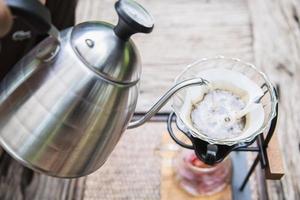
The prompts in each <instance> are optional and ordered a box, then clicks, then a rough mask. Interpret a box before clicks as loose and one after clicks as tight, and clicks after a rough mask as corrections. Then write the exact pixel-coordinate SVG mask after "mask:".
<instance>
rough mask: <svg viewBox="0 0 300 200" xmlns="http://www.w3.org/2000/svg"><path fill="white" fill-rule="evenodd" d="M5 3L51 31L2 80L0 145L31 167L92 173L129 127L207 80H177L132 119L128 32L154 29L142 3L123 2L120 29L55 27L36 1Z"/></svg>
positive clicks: (134, 61)
mask: <svg viewBox="0 0 300 200" xmlns="http://www.w3.org/2000/svg"><path fill="white" fill-rule="evenodd" d="M7 3H8V5H9V6H10V8H11V10H12V12H13V14H15V15H19V16H21V17H23V18H24V19H27V21H28V23H29V24H31V25H32V26H33V27H34V28H36V29H37V30H38V31H39V32H41V33H45V32H47V33H49V34H50V36H49V37H48V38H46V39H45V40H44V41H42V42H41V43H40V44H38V45H37V46H36V47H35V48H34V49H33V50H32V51H31V52H30V53H29V54H27V55H26V56H25V57H24V58H23V59H22V60H20V61H19V62H18V63H17V65H16V66H14V68H13V69H12V70H11V71H10V72H9V73H8V74H7V76H6V77H5V78H4V79H3V80H2V82H1V91H0V113H1V114H0V143H1V146H2V147H3V148H4V149H5V150H6V151H7V152H8V153H9V154H10V155H12V156H13V157H14V158H15V159H17V160H19V161H20V162H22V163H23V164H24V165H26V166H28V167H30V168H32V169H34V170H37V171H39V172H42V173H45V174H48V175H52V176H56V177H68V178H70V177H80V176H83V175H87V174H90V173H92V172H93V171H95V170H96V169H98V168H99V167H100V166H101V165H103V163H104V162H105V161H106V159H107V158H108V156H109V154H110V153H111V151H112V150H113V148H114V147H115V145H116V144H117V142H118V140H119V139H120V137H121V135H122V133H123V132H124V130H125V129H126V128H127V127H129V128H134V127H136V126H139V125H141V124H143V123H144V122H145V121H147V120H148V119H149V118H150V117H151V116H153V115H154V114H155V113H156V112H157V111H158V110H159V109H160V108H161V107H162V106H163V105H164V104H165V103H166V102H167V100H168V99H169V98H170V97H171V96H172V95H173V94H174V93H175V92H176V91H178V90H180V89H181V88H183V87H186V86H190V85H195V84H200V85H201V84H205V82H204V81H203V80H202V79H199V78H198V79H192V80H187V81H184V82H182V83H179V84H177V85H175V86H174V87H173V88H171V89H170V90H169V91H168V92H167V93H166V94H165V95H164V96H163V97H162V98H161V99H160V100H159V101H158V102H157V103H156V104H155V105H154V106H153V107H152V108H151V109H150V110H149V112H148V113H147V114H146V115H145V116H144V117H142V118H141V119H139V120H138V121H135V122H131V123H129V122H130V119H131V117H132V115H133V113H134V110H135V107H136V103H137V97H138V82H139V79H140V73H141V66H140V57H139V54H138V51H137V48H136V47H135V45H134V43H133V41H132V40H131V39H130V36H131V35H132V34H134V33H138V32H142V33H149V32H151V30H152V29H153V19H152V17H151V15H149V14H148V12H147V11H146V10H145V9H144V8H143V7H142V6H140V5H139V4H138V3H136V2H134V1H132V0H120V1H118V2H116V4H115V8H116V11H117V13H118V15H119V22H118V24H117V25H116V26H113V25H111V24H108V23H105V22H86V23H82V24H79V25H76V26H75V27H71V28H68V29H66V30H63V31H62V32H58V31H57V30H56V29H55V27H53V26H52V25H51V20H50V14H49V12H48V10H47V9H46V8H45V7H44V6H42V5H41V4H40V3H39V2H38V1H36V0H26V1H20V0H8V1H7ZM12 53H13V52H12Z"/></svg>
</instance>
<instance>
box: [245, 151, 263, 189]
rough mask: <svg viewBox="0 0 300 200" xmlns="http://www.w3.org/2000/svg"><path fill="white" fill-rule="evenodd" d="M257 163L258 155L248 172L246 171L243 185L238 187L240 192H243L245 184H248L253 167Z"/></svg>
mask: <svg viewBox="0 0 300 200" xmlns="http://www.w3.org/2000/svg"><path fill="white" fill-rule="evenodd" d="M258 161H259V155H257V156H256V158H255V160H254V162H253V164H252V166H251V168H250V170H249V171H248V173H247V176H246V177H245V179H244V181H243V183H242V185H241V187H240V191H243V190H244V188H245V186H246V184H247V182H248V180H249V178H250V176H251V174H252V173H253V172H254V169H255V167H256V166H257V164H258Z"/></svg>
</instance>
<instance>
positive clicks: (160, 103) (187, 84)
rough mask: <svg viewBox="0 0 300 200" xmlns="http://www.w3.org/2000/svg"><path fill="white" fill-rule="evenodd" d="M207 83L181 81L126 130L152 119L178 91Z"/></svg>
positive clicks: (199, 79)
mask: <svg viewBox="0 0 300 200" xmlns="http://www.w3.org/2000/svg"><path fill="white" fill-rule="evenodd" d="M207 84H208V81H207V80H204V79H202V78H193V79H189V80H185V81H182V82H180V83H178V84H176V85H174V86H173V87H172V88H171V89H169V90H168V91H167V92H166V94H165V95H163V96H162V97H161V98H160V99H159V100H158V101H157V102H156V104H154V106H152V108H150V110H149V111H148V112H147V113H146V114H145V115H144V116H143V117H141V118H140V119H138V120H136V121H132V122H130V123H129V125H128V126H127V128H128V129H132V128H136V127H138V126H141V125H143V124H144V123H145V122H146V121H148V120H149V119H150V118H151V117H153V116H154V115H155V114H156V113H157V112H158V111H159V110H160V109H161V108H162V107H163V106H164V105H165V104H166V103H167V102H168V101H169V99H170V98H171V97H172V96H173V95H174V94H175V93H176V92H178V91H179V90H181V89H183V88H186V87H190V86H194V85H207Z"/></svg>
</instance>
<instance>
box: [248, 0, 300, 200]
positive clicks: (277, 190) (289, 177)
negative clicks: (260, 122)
mask: <svg viewBox="0 0 300 200" xmlns="http://www.w3.org/2000/svg"><path fill="white" fill-rule="evenodd" d="M248 5H249V16H250V19H251V22H252V32H253V33H252V34H253V41H252V43H253V55H254V63H255V64H256V65H257V66H258V67H259V68H261V69H263V71H265V72H266V73H267V74H268V75H269V77H270V79H271V80H272V81H273V82H275V83H277V84H279V86H280V104H279V120H278V126H277V129H276V130H277V134H278V141H279V144H280V145H281V147H280V148H281V149H282V153H283V158H284V167H285V169H286V171H285V175H284V177H283V178H282V180H280V181H273V180H271V181H268V191H269V197H270V199H273V200H281V199H288V200H298V199H300V184H299V182H300V168H299V163H300V156H299V150H300V148H299V147H300V115H299V113H300V106H299V99H300V20H299V19H300V1H296V0H249V1H248Z"/></svg>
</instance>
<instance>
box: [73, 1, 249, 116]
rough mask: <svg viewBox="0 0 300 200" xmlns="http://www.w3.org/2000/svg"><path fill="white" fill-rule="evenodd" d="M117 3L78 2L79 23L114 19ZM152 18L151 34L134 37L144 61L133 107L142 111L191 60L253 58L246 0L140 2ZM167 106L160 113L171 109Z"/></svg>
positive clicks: (114, 20) (170, 84)
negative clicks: (138, 91)
mask: <svg viewBox="0 0 300 200" xmlns="http://www.w3.org/2000/svg"><path fill="white" fill-rule="evenodd" d="M114 2H115V1H111V0H101V1H95V0H84V1H79V2H78V3H79V5H78V9H80V10H84V11H85V13H84V14H80V15H78V16H77V21H78V22H82V21H86V20H102V21H108V22H111V23H113V24H115V23H116V22H117V15H116V12H115V11H114V7H113V4H114ZM138 2H139V3H141V4H142V5H143V6H145V7H146V8H147V9H148V10H149V11H150V12H151V13H152V15H153V16H154V19H155V28H154V30H153V32H152V33H151V34H150V35H144V34H137V35H135V36H134V41H135V43H136V44H137V47H138V48H139V50H140V54H141V59H142V65H143V68H142V77H141V84H140V96H139V101H138V106H137V111H141V112H142V111H146V110H147V109H149V108H150V107H151V106H152V105H153V104H154V102H155V101H156V100H158V98H159V97H160V96H161V95H163V94H164V92H166V91H167V89H169V88H170V87H171V86H172V85H173V81H174V79H175V77H176V76H177V75H178V74H179V73H180V72H181V71H182V70H183V69H184V68H185V67H186V66H187V65H188V64H190V63H192V62H194V61H195V60H198V59H200V58H203V57H211V56H216V55H224V56H229V57H239V58H241V59H243V60H246V61H252V59H253V57H252V55H253V54H252V34H251V27H250V18H249V14H248V7H247V2H246V0H226V1H224V0H209V1H207V0H188V1H187V0H164V1H160V0H151V1H149V0H138ZM170 110H171V107H170V104H168V105H167V106H166V107H163V111H170Z"/></svg>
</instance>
